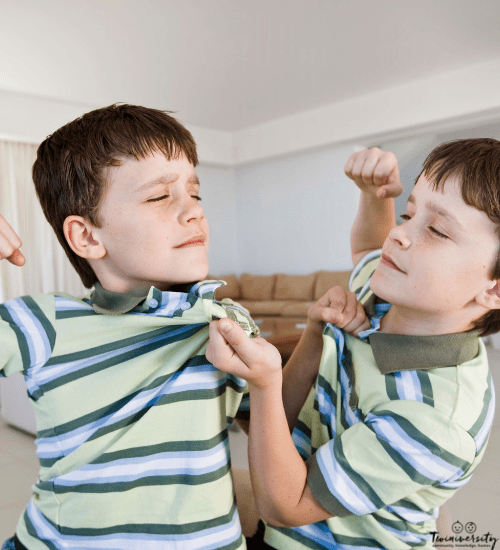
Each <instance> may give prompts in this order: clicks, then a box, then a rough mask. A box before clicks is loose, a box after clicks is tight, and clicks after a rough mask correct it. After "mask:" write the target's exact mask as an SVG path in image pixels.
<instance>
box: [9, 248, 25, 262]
mask: <svg viewBox="0 0 500 550" xmlns="http://www.w3.org/2000/svg"><path fill="white" fill-rule="evenodd" d="M6 260H7V261H8V262H10V263H11V264H13V265H18V266H23V265H24V264H25V263H26V258H25V257H24V256H23V253H22V252H21V251H20V250H16V251H15V252H14V253H13V254H12V255H11V256H9V257H8V258H6Z"/></svg>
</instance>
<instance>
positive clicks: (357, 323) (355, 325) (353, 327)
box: [343, 302, 370, 336]
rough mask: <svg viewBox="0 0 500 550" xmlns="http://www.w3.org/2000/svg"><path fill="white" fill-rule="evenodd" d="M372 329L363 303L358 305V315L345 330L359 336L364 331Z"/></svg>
mask: <svg viewBox="0 0 500 550" xmlns="http://www.w3.org/2000/svg"><path fill="white" fill-rule="evenodd" d="M368 328H370V321H369V319H368V317H367V316H366V313H365V310H364V308H363V305H362V304H361V302H357V303H356V315H355V316H354V317H353V318H352V320H351V321H350V322H349V323H348V324H347V325H346V326H345V327H343V329H344V330H345V331H346V332H349V333H350V334H354V335H355V336H357V335H358V334H359V333H360V332H361V331H362V330H366V329H368Z"/></svg>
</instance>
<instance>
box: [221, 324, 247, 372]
mask: <svg viewBox="0 0 500 550" xmlns="http://www.w3.org/2000/svg"><path fill="white" fill-rule="evenodd" d="M217 328H218V330H219V333H220V334H221V335H222V336H223V337H224V339H225V340H226V342H227V343H228V344H229V345H230V346H231V347H232V348H233V349H234V351H235V352H236V353H237V354H238V355H239V356H240V357H241V359H242V361H244V362H246V359H249V358H251V357H252V355H255V350H254V346H253V342H252V340H250V338H249V337H248V336H247V335H246V333H245V331H244V330H243V329H242V328H241V327H240V325H238V324H237V323H235V322H234V321H231V320H230V319H227V318H224V319H221V320H220V321H219V322H218V323H217Z"/></svg>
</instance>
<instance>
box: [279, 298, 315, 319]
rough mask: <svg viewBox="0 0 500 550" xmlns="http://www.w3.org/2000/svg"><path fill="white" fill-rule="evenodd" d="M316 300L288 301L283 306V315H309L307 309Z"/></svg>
mask: <svg viewBox="0 0 500 550" xmlns="http://www.w3.org/2000/svg"><path fill="white" fill-rule="evenodd" d="M312 304H314V302H302V301H298V302H288V303H287V304H286V305H285V306H284V307H282V308H281V315H282V316H283V317H307V310H308V309H309V307H310V306H311V305H312Z"/></svg>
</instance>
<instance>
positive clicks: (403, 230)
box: [389, 223, 411, 248]
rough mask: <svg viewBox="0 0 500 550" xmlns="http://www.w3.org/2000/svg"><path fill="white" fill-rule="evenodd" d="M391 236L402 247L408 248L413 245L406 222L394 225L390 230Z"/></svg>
mask: <svg viewBox="0 0 500 550" xmlns="http://www.w3.org/2000/svg"><path fill="white" fill-rule="evenodd" d="M389 238H390V239H391V240H392V241H394V242H396V243H397V244H398V245H399V246H400V247H402V248H408V247H409V246H410V245H411V239H410V236H409V234H408V229H407V227H406V224H405V223H402V224H400V225H396V227H393V228H392V229H391V231H390V232H389Z"/></svg>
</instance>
